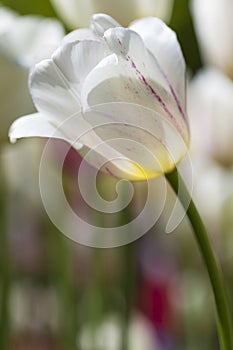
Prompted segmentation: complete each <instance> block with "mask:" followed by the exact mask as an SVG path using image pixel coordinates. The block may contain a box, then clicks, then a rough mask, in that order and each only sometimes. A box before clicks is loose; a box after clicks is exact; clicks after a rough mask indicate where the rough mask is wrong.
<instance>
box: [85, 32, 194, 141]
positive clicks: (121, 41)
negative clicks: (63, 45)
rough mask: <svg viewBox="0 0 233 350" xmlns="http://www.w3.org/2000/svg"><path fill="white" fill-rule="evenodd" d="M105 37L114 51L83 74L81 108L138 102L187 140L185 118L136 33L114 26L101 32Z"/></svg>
mask: <svg viewBox="0 0 233 350" xmlns="http://www.w3.org/2000/svg"><path fill="white" fill-rule="evenodd" d="M105 39H106V42H107V44H108V46H109V48H110V49H111V50H112V51H113V52H114V53H115V54H113V55H112V56H110V57H107V58H105V59H104V60H102V62H100V64H99V65H98V66H96V67H95V69H93V71H92V72H91V73H90V74H89V75H88V76H87V78H86V80H85V82H84V85H83V89H82V95H81V100H82V105H83V106H84V109H85V108H86V107H87V108H88V107H89V106H94V105H96V104H98V103H99V104H100V103H108V102H128V103H135V104H138V105H142V106H145V107H147V108H151V109H152V110H154V111H156V112H158V113H159V114H160V115H161V117H163V118H165V119H166V120H168V121H170V122H171V123H172V124H173V126H174V127H175V128H176V130H177V131H178V132H179V133H180V134H181V135H182V137H183V138H184V140H186V141H187V140H188V127H187V123H186V120H185V119H184V118H183V116H182V115H181V114H180V111H179V108H178V106H177V104H176V101H175V100H174V98H173V96H172V93H171V91H170V89H169V87H168V84H167V82H166V80H165V79H164V76H163V74H162V73H161V71H160V69H159V67H158V65H157V63H156V61H155V59H154V57H153V56H152V55H151V54H150V52H149V51H148V50H147V49H146V48H145V46H144V44H143V42H142V39H141V38H140V36H139V35H138V34H137V33H135V32H134V31H132V30H128V29H123V28H114V29H109V30H108V31H107V32H105Z"/></svg>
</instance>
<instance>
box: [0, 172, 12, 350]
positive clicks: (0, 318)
mask: <svg viewBox="0 0 233 350" xmlns="http://www.w3.org/2000/svg"><path fill="white" fill-rule="evenodd" d="M0 175H2V174H0ZM3 180H4V179H3V177H2V176H0V194H1V196H0V277H1V278H0V281H1V284H0V289H1V290H0V294H1V298H0V299H1V300H0V349H1V350H7V349H8V348H9V341H10V339H9V338H10V323H9V297H10V284H11V268H10V257H9V239H8V234H7V226H6V203H8V202H7V201H6V191H5V189H4V188H3V186H2V184H3V183H4V181H3Z"/></svg>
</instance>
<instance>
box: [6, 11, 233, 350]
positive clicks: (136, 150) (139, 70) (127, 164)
mask: <svg viewBox="0 0 233 350" xmlns="http://www.w3.org/2000/svg"><path fill="white" fill-rule="evenodd" d="M30 91H31V94H32V98H33V101H34V103H35V106H36V108H37V110H38V113H35V114H33V115H29V116H24V117H21V118H19V119H18V120H16V121H15V122H14V123H13V124H12V126H11V129H10V131H9V136H10V140H11V141H12V142H14V141H16V140H17V139H19V138H22V137H33V136H34V137H35V136H38V137H49V138H58V139H63V140H66V141H67V142H69V143H70V144H71V145H72V146H73V147H74V148H75V149H77V150H78V151H79V152H80V153H81V154H82V155H83V156H84V157H85V159H86V160H87V161H88V162H89V163H91V164H93V165H94V166H95V167H96V168H97V169H99V170H102V171H104V172H106V173H108V174H111V175H112V176H115V177H117V178H126V179H129V180H147V179H148V178H153V177H158V176H160V175H162V174H164V173H165V174H166V178H167V180H168V181H169V183H170V185H171V186H172V188H173V189H174V191H175V192H176V193H177V194H178V196H179V199H180V201H181V203H182V205H183V207H184V208H186V212H187V215H188V217H189V220H190V223H191V225H192V227H193V231H194V233H195V237H196V240H197V242H198V245H199V248H200V251H201V254H202V256H203V259H204V261H205V264H206V266H207V269H208V272H209V276H210V280H211V284H212V288H213V292H214V296H215V302H216V308H217V315H218V326H219V335H220V341H221V346H222V349H224V350H231V349H232V348H233V337H232V325H231V319H230V314H229V308H228V303H227V298H226V295H225V289H224V285H223V281H222V277H221V273H220V271H219V268H218V265H217V262H216V259H215V256H214V253H213V250H212V248H211V245H210V242H209V239H208V235H207V232H206V230H205V227H204V225H203V223H202V221H201V218H200V216H199V213H198V211H197V209H196V207H195V205H194V203H193V202H192V200H189V199H190V196H189V194H188V191H187V189H186V187H185V185H184V183H183V182H182V180H181V179H180V178H179V177H178V174H177V171H176V166H177V164H178V163H179V161H180V160H181V159H182V158H183V157H184V156H185V154H186V153H187V147H188V145H189V128H188V121H187V116H186V104H185V63H184V59H183V55H182V52H181V49H180V46H179V44H178V41H177V38H176V35H175V34H174V32H173V31H172V30H171V29H169V28H168V27H167V26H166V25H165V24H164V23H163V22H162V21H161V20H159V19H158V18H153V17H149V18H144V19H141V20H137V21H135V22H133V23H132V24H131V25H130V26H129V28H122V27H121V26H120V25H119V23H117V22H116V21H115V20H114V19H112V18H111V17H109V16H108V15H103V14H98V15H94V16H93V17H92V21H91V30H88V29H84V30H83V29H82V30H76V31H75V32H73V33H71V34H69V36H68V37H66V38H65V39H64V41H63V44H62V45H61V46H60V47H59V48H58V49H57V50H56V51H55V52H54V53H53V55H52V57H51V58H50V59H47V60H43V61H41V62H40V63H38V64H37V65H36V66H35V68H34V69H33V71H32V73H31V76H30ZM180 188H181V190H180ZM187 199H188V200H189V203H188V205H187ZM114 232H115V231H114ZM108 234H109V229H108Z"/></svg>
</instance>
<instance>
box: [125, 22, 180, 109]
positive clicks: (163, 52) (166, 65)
mask: <svg viewBox="0 0 233 350" xmlns="http://www.w3.org/2000/svg"><path fill="white" fill-rule="evenodd" d="M130 29H132V30H134V31H135V32H137V33H138V34H139V35H140V36H141V38H142V39H143V41H144V43H145V45H146V47H147V49H148V50H149V51H150V52H151V53H152V54H153V56H154V57H155V58H156V61H157V62H158V64H159V66H160V67H161V70H162V71H163V72H164V75H165V76H166V79H167V83H168V85H169V89H171V87H172V89H173V90H174V94H175V99H176V100H177V103H179V104H180V107H181V108H182V110H183V111H185V103H186V97H185V61H184V57H183V54H182V51H181V48H180V45H179V43H178V40H177V37H176V34H175V32H174V31H173V30H171V29H170V28H169V27H168V26H167V25H166V24H165V23H163V22H162V21H161V20H160V19H159V18H154V17H149V18H143V19H140V20H137V21H135V22H133V23H132V24H131V25H130Z"/></svg>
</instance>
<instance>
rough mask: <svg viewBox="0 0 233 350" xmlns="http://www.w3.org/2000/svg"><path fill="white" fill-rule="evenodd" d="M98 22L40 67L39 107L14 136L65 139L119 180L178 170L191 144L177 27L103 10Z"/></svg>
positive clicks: (36, 76) (35, 92) (36, 77)
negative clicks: (123, 21)
mask: <svg viewBox="0 0 233 350" xmlns="http://www.w3.org/2000/svg"><path fill="white" fill-rule="evenodd" d="M91 28H92V30H91V31H87V30H84V31H83V30H76V31H75V32H74V33H72V34H70V35H69V36H68V38H66V39H65V40H64V43H63V44H62V45H61V46H60V47H59V49H58V50H56V51H55V52H54V54H53V55H52V57H51V59H48V60H43V61H42V62H40V63H39V64H37V65H36V67H35V69H34V70H33V71H32V73H31V77H30V91H31V94H32V97H33V100H34V103H35V105H36V108H37V110H38V113H35V114H34V115H29V116H24V117H22V118H20V119H18V120H17V121H15V122H14V123H13V125H12V127H11V129H10V133H9V135H10V139H11V141H12V142H14V141H16V140H17V139H18V138H21V137H33V136H39V137H54V138H60V139H64V140H66V141H68V142H69V143H70V144H71V145H72V146H73V147H75V148H76V149H78V150H80V152H81V154H82V155H85V156H86V160H87V161H88V162H90V163H91V164H93V165H94V166H95V167H96V168H97V169H100V168H101V170H103V171H104V172H106V173H110V174H112V175H113V176H116V177H119V178H122V177H124V178H128V179H130V180H144V179H146V178H152V177H157V176H159V175H161V174H162V173H164V172H168V171H171V170H172V169H173V168H174V167H175V166H176V164H177V163H178V162H179V161H180V160H181V159H182V158H183V156H184V155H185V154H186V152H187V146H188V144H189V130H188V123H187V117H186V111H185V108H186V106H185V63H184V59H183V55H182V52H181V49H180V46H179V44H178V42H177V39H176V35H175V33H174V32H173V31H172V30H171V29H169V28H168V27H167V26H166V25H165V24H164V23H163V22H162V21H161V20H159V19H158V18H153V17H150V18H144V19H141V20H138V21H135V22H133V23H132V24H131V25H130V27H129V28H128V29H125V28H122V27H120V25H119V24H118V23H117V22H116V21H115V20H113V19H112V18H111V17H109V16H107V15H102V14H99V15H94V16H93V18H92V25H91ZM87 33H88V40H85V38H86V35H87ZM75 39H76V40H75ZM90 39H92V40H90ZM89 151H90V152H89Z"/></svg>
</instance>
